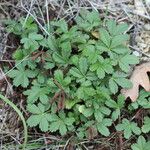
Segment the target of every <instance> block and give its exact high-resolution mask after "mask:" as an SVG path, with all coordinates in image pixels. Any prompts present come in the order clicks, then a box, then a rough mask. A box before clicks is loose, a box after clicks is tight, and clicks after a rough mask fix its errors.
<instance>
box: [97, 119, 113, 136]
mask: <svg viewBox="0 0 150 150" xmlns="http://www.w3.org/2000/svg"><path fill="white" fill-rule="evenodd" d="M111 124H112V120H111V119H107V118H104V119H103V120H102V121H100V122H98V123H97V124H96V126H97V130H98V131H99V133H100V134H102V135H104V136H109V134H110V131H109V129H108V127H109V126H111Z"/></svg>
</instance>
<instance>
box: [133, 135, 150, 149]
mask: <svg viewBox="0 0 150 150" xmlns="http://www.w3.org/2000/svg"><path fill="white" fill-rule="evenodd" d="M131 148H132V150H149V149H150V142H146V140H145V138H144V137H143V136H139V138H138V140H137V143H135V144H132V145H131Z"/></svg>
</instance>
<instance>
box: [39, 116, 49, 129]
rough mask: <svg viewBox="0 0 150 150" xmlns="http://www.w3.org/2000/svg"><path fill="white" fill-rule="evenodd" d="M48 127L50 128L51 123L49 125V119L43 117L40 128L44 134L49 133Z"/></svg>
mask: <svg viewBox="0 0 150 150" xmlns="http://www.w3.org/2000/svg"><path fill="white" fill-rule="evenodd" d="M48 126H49V123H48V121H47V119H46V118H45V117H42V119H41V121H40V123H39V128H40V129H41V131H43V132H46V131H48Z"/></svg>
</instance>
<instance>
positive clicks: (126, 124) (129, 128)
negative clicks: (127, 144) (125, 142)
mask: <svg viewBox="0 0 150 150" xmlns="http://www.w3.org/2000/svg"><path fill="white" fill-rule="evenodd" d="M116 129H117V130H118V131H123V133H124V137H125V138H126V139H129V138H130V137H131V135H132V133H134V134H136V135H140V134H141V130H140V128H139V127H138V126H137V124H136V123H135V122H131V121H129V120H127V119H123V120H122V123H121V124H118V125H117V126H116Z"/></svg>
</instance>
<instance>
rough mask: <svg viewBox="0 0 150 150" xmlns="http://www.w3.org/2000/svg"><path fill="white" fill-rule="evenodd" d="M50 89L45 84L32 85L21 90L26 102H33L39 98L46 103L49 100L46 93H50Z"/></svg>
mask: <svg viewBox="0 0 150 150" xmlns="http://www.w3.org/2000/svg"><path fill="white" fill-rule="evenodd" d="M50 92H51V91H50V89H49V87H47V86H40V85H33V86H32V87H31V89H29V90H26V91H24V92H23V94H24V95H27V101H28V103H34V102H36V101H37V100H40V101H41V103H43V104H47V102H48V101H49V96H48V94H49V93H50Z"/></svg>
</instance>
